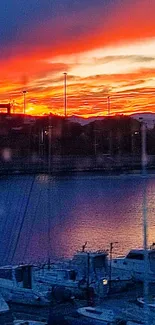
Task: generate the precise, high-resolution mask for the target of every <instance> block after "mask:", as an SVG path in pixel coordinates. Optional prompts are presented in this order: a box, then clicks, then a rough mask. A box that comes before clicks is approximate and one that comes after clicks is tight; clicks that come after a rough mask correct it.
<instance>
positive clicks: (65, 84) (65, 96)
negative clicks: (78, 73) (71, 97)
mask: <svg viewBox="0 0 155 325" xmlns="http://www.w3.org/2000/svg"><path fill="white" fill-rule="evenodd" d="M64 115H65V118H66V117H67V72H64Z"/></svg>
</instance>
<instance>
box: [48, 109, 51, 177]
mask: <svg viewBox="0 0 155 325" xmlns="http://www.w3.org/2000/svg"><path fill="white" fill-rule="evenodd" d="M48 132H49V133H48V176H49V177H50V174H51V145H52V125H51V114H50V115H49V127H48Z"/></svg>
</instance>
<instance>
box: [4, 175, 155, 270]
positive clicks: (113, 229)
mask: <svg viewBox="0 0 155 325" xmlns="http://www.w3.org/2000/svg"><path fill="white" fill-rule="evenodd" d="M143 185H144V179H143V178H142V177H141V176H140V175H130V176H128V175H127V176H126V175H122V176H102V175H95V174H81V175H74V176H70V177H67V176H66V177H51V178H50V179H49V178H48V177H47V176H46V175H40V176H35V177H34V176H15V177H9V178H2V179H1V180H0V193H1V194H0V218H1V223H0V238H1V249H0V257H1V264H6V263H8V262H10V263H13V262H17V261H18V262H19V261H20V262H22V261H29V262H30V261H33V262H34V261H38V260H40V261H43V260H47V257H48V254H49V251H50V256H51V258H53V259H54V258H60V257H70V256H72V255H73V254H74V252H75V251H76V250H79V249H81V247H82V245H83V243H84V242H86V241H87V242H88V248H90V249H108V248H109V244H110V242H118V243H117V244H115V245H114V254H117V255H119V254H124V253H126V252H127V251H128V250H129V249H130V248H134V247H142V245H143V222H142V206H143ZM146 192H147V217H148V243H149V244H151V243H152V242H153V241H155V218H154V216H155V202H154V201H155V200H154V198H155V176H149V178H148V180H147V191H146Z"/></svg>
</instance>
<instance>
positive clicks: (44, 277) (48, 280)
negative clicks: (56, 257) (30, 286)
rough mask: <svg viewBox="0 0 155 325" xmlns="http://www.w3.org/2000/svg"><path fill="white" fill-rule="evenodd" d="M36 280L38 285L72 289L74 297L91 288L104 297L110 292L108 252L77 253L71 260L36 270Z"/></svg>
mask: <svg viewBox="0 0 155 325" xmlns="http://www.w3.org/2000/svg"><path fill="white" fill-rule="evenodd" d="M34 279H35V282H36V284H37V285H38V284H42V285H44V286H45V285H46V286H47V287H52V288H54V287H58V286H59V287H60V286H61V287H63V288H67V289H70V291H71V293H72V294H73V295H74V296H75V295H76V294H77V295H78V294H80V292H84V291H86V290H88V289H90V288H91V289H92V290H93V291H94V294H96V295H98V296H100V297H104V296H106V295H107V292H108V259H107V252H105V251H97V252H87V251H80V252H77V253H76V254H75V255H74V256H73V258H72V259H71V260H68V261H64V262H62V263H53V264H51V265H50V268H49V267H48V266H45V267H44V268H41V269H40V270H39V269H38V270H36V271H35V275H34Z"/></svg>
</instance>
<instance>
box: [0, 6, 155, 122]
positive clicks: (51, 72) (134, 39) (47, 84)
mask: <svg viewBox="0 0 155 325" xmlns="http://www.w3.org/2000/svg"><path fill="white" fill-rule="evenodd" d="M154 13H155V0H9V1H6V0H1V1H0V102H1V103H3V102H11V103H14V112H16V113H17V112H21V113H22V112H23V94H22V91H23V90H27V94H26V113H28V114H35V115H36V114H39V115H40V114H48V113H49V112H52V113H54V114H60V115H63V114H64V75H63V73H64V72H67V74H68V76H67V114H68V115H82V116H85V117H88V116H95V115H100V116H101V115H107V114H108V112H107V97H108V96H110V102H111V114H116V113H124V114H130V113H133V112H142V111H143V112H144V111H145V112H146V111H148V112H155V19H154Z"/></svg>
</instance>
